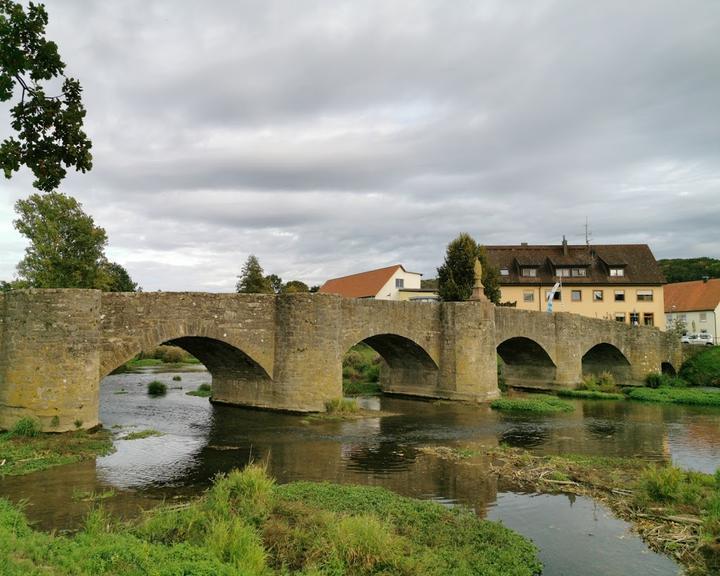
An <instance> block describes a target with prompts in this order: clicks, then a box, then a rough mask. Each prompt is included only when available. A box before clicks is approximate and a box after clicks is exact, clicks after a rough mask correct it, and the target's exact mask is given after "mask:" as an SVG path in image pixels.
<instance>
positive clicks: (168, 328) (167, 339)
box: [0, 290, 682, 432]
mask: <svg viewBox="0 0 720 576" xmlns="http://www.w3.org/2000/svg"><path fill="white" fill-rule="evenodd" d="M358 342H366V343H367V344H369V345H370V346H372V347H373V348H375V350H377V351H378V353H380V355H381V356H382V357H383V358H384V359H385V364H384V368H383V371H382V374H381V386H382V387H383V389H384V390H385V391H387V392H391V393H400V394H408V395H413V396H422V397H428V398H447V399H455V400H464V401H474V402H480V401H484V400H488V399H492V398H495V397H497V396H498V395H499V391H498V388H497V377H496V352H500V354H501V355H504V356H507V358H504V359H505V360H506V362H507V363H508V365H509V366H511V367H512V368H511V372H512V370H515V372H513V373H514V374H515V375H516V376H517V377H518V378H524V377H534V378H536V379H539V380H544V382H540V383H541V384H545V385H547V386H550V387H559V386H565V387H568V386H570V387H571V386H575V385H576V384H577V383H578V382H580V380H581V378H582V374H583V371H584V369H585V368H587V367H588V366H593V365H594V364H593V362H603V361H604V360H603V359H604V358H611V359H618V358H619V359H621V360H622V362H620V364H622V365H621V366H618V370H620V369H622V370H624V372H622V374H627V377H628V378H630V379H632V380H639V379H641V378H642V377H644V375H645V373H647V372H649V371H652V370H658V371H659V370H660V366H661V364H662V363H669V364H671V365H673V366H675V367H676V368H679V365H680V361H681V356H682V352H681V350H680V346H679V343H676V342H675V341H674V340H673V339H672V338H671V337H669V336H668V335H666V334H664V333H662V332H660V331H658V330H655V329H650V328H645V327H631V326H627V325H621V324H619V323H614V322H608V321H604V320H593V319H589V318H584V317H580V316H576V315H572V314H566V313H564V314H555V315H548V314H546V313H541V312H529V311H521V310H513V309H507V308H495V307H494V306H493V305H492V304H490V303H487V302H462V303H432V302H422V303H421V302H394V301H377V300H346V299H342V298H340V297H338V296H333V295H329V294H287V295H279V296H273V295H259V294H258V295H254V294H208V293H186V292H183V293H163V292H156V293H137V294H135V293H122V294H108V293H101V292H99V291H96V290H18V291H11V292H8V293H5V294H2V295H0V428H5V429H6V428H9V427H11V426H12V425H13V424H14V423H15V422H16V421H17V420H18V419H20V418H22V417H24V416H31V417H33V418H37V419H38V420H39V421H40V422H41V424H42V426H43V429H45V430H49V431H58V432H60V431H66V430H73V429H75V428H89V427H93V426H96V425H97V424H98V398H99V394H98V392H99V383H100V381H101V380H102V378H104V377H105V376H106V375H107V374H109V373H110V372H111V371H112V370H114V369H115V368H117V367H118V366H120V365H122V364H124V363H125V362H127V361H128V360H130V359H132V358H133V357H134V356H135V355H136V354H137V353H138V352H140V351H141V350H143V349H150V348H153V347H155V346H157V345H160V344H171V345H176V346H180V347H182V348H184V349H186V350H187V351H188V352H190V353H191V354H193V355H194V356H196V357H197V358H198V359H199V360H200V361H201V362H203V364H205V366H206V367H207V368H208V370H209V371H210V372H211V374H212V377H213V400H214V401H217V402H223V403H228V404H235V405H241V406H252V407H257V408H267V409H276V410H288V411H295V412H312V411H323V410H324V409H325V404H326V402H328V401H329V400H332V399H335V398H338V397H340V396H341V395H342V358H343V355H344V354H345V352H347V350H348V349H349V348H350V347H352V346H353V345H355V344H357V343H358ZM619 373H620V372H619Z"/></svg>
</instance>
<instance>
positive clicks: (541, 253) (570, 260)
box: [485, 237, 665, 329]
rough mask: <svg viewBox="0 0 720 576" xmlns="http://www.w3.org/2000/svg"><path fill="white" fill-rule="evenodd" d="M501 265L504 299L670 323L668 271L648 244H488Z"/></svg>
mask: <svg viewBox="0 0 720 576" xmlns="http://www.w3.org/2000/svg"><path fill="white" fill-rule="evenodd" d="M485 248H486V250H487V255H488V260H489V262H490V264H492V265H494V266H496V267H497V268H498V269H499V271H500V290H501V302H510V303H513V302H514V303H515V305H516V306H517V307H518V308H521V309H524V310H546V308H547V298H548V297H549V295H550V293H551V291H552V288H553V285H554V284H555V283H556V282H559V283H560V288H559V290H558V291H557V292H556V293H555V294H554V297H553V311H554V312H573V313H575V314H581V315H583V316H589V317H591V318H603V319H607V320H617V321H618V322H626V323H629V324H642V325H645V326H657V327H659V328H661V329H664V327H665V307H664V305H663V284H664V283H665V277H664V276H663V273H662V271H661V270H660V267H659V265H658V263H657V262H656V260H655V257H654V256H653V253H652V252H651V251H650V248H649V247H648V246H647V245H646V244H603V245H594V246H589V245H569V244H568V243H567V241H566V240H565V238H564V237H563V241H562V243H561V244H556V245H543V246H540V245H532V246H531V245H528V244H526V243H523V244H520V245H518V246H486V247H485Z"/></svg>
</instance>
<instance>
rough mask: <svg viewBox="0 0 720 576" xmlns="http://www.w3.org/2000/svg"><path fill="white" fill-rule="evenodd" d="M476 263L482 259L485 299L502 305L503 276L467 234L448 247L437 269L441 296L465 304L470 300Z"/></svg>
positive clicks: (480, 247) (481, 248)
mask: <svg viewBox="0 0 720 576" xmlns="http://www.w3.org/2000/svg"><path fill="white" fill-rule="evenodd" d="M477 259H480V264H481V265H482V269H483V274H482V282H483V285H484V287H485V296H487V298H488V300H490V301H491V302H494V303H495V304H498V303H499V302H500V287H499V278H500V275H499V273H498V271H497V270H496V269H495V268H494V267H493V266H491V265H490V263H489V262H488V258H487V253H486V252H485V249H484V248H483V247H482V246H479V245H478V244H477V242H475V240H474V239H473V238H472V237H471V236H470V235H469V234H466V233H462V234H460V235H459V236H458V237H457V238H455V239H454V240H453V241H452V242H450V244H448V247H447V250H446V252H445V261H444V262H443V265H442V266H440V268H438V269H437V272H438V293H439V294H440V297H441V298H442V299H443V300H445V301H447V302H462V301H464V300H467V299H469V298H470V296H471V295H472V291H473V286H474V285H475V261H476V260H477Z"/></svg>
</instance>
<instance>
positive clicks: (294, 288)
mask: <svg viewBox="0 0 720 576" xmlns="http://www.w3.org/2000/svg"><path fill="white" fill-rule="evenodd" d="M281 292H282V293H283V294H295V293H299V292H310V288H308V285H307V284H305V282H301V281H300V280H290V281H289V282H286V283H285V285H284V286H283V287H282V290H281Z"/></svg>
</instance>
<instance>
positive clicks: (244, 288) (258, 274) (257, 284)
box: [235, 254, 273, 294]
mask: <svg viewBox="0 0 720 576" xmlns="http://www.w3.org/2000/svg"><path fill="white" fill-rule="evenodd" d="M235 290H236V291H237V292H241V293H244V294H272V293H273V288H272V285H271V284H270V281H269V280H268V279H267V278H266V277H265V274H264V273H263V269H262V266H260V262H259V261H258V259H257V257H256V256H255V255H254V254H250V256H248V258H247V260H246V261H245V264H244V265H243V268H242V272H241V273H240V278H239V279H238V281H237V284H236V285H235Z"/></svg>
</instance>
